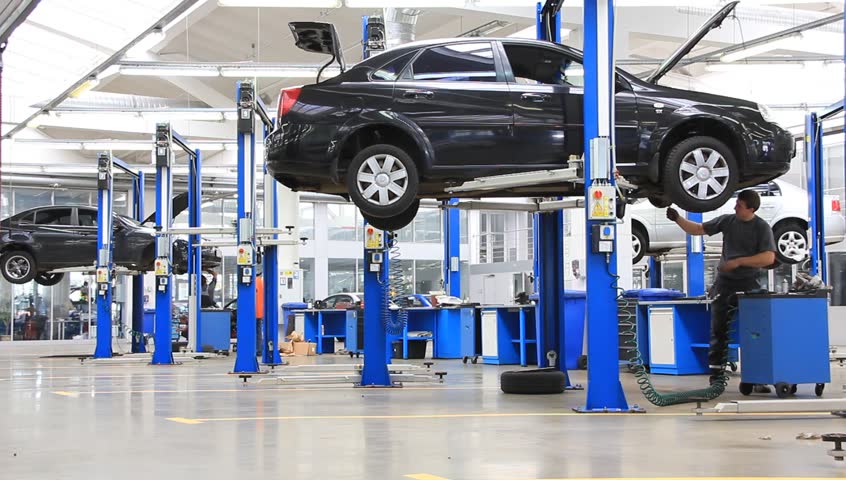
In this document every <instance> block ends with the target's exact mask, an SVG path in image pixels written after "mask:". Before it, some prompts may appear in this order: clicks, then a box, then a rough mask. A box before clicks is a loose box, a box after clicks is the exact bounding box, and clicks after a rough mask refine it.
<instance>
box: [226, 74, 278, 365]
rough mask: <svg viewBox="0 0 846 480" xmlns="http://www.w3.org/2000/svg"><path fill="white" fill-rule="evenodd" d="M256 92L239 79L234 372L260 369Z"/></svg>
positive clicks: (248, 84) (249, 84)
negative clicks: (257, 346)
mask: <svg viewBox="0 0 846 480" xmlns="http://www.w3.org/2000/svg"><path fill="white" fill-rule="evenodd" d="M255 93H256V92H255V90H254V88H253V84H252V83H250V82H238V84H237V92H236V94H237V96H236V102H237V104H238V121H237V131H238V228H237V232H236V236H237V241H238V246H237V265H238V272H237V277H236V278H237V283H238V310H237V312H236V316H237V327H236V328H237V337H238V340H237V345H238V352H237V357H236V358H235V368H234V370H233V373H258V372H259V365H258V361H257V359H256V354H257V351H256V341H257V339H256V334H257V332H256V319H257V317H256V258H255V257H256V227H255V214H254V210H255V206H256V182H255V171H256V160H255V112H256V107H255V105H256V96H255ZM272 281H277V280H276V279H272Z"/></svg>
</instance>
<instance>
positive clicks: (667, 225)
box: [628, 180, 846, 264]
mask: <svg viewBox="0 0 846 480" xmlns="http://www.w3.org/2000/svg"><path fill="white" fill-rule="evenodd" d="M753 189H754V190H756V191H757V192H758V194H760V195H761V208H760V209H759V210H758V212H757V214H758V216H760V217H761V218H763V219H764V220H766V221H767V222H769V224H770V226H771V227H772V228H773V235H774V236H775V241H776V257H777V259H778V261H779V262H781V263H784V264H794V263H799V262H801V261H802V260H804V259H805V258H806V257H807V256H808V246H809V245H808V240H807V235H808V220H807V219H808V217H809V215H808V192H807V191H806V190H804V189H802V188H799V187H796V186H793V185H791V184H789V183H786V182H784V181H781V180H773V181H771V182H769V183H766V184H762V185H758V186H755V187H753ZM734 197H737V194H735V195H734ZM734 203H735V202H734V200H730V201H729V202H727V203H726V204H725V205H723V206H722V207H720V208H719V209H718V210H716V211H713V212H709V213H704V214H702V217H703V220H704V221H708V220H711V219H712V218H715V217H718V216H720V215H724V214H733V213H734ZM823 203H824V205H825V219H824V222H825V243H826V244H832V243H838V242H841V241H843V238H844V234H846V221H844V218H843V214H842V213H841V211H840V197H839V196H837V195H825V196H824V200H823ZM628 211H629V212H631V216H632V261H633V262H634V263H637V262H639V261H640V259H641V258H643V256H644V255H650V254H657V253H662V252H666V251H667V250H670V249H673V248H684V247H685V243H686V237H685V234H684V232H683V231H682V230H681V229H680V228H679V227H678V225H676V224H674V223H673V222H671V221H669V220H667V215H666V209H663V208H655V207H653V206H652V205H651V204H650V203H649V202H643V201H641V202H638V203H636V204H634V205H630V206H629V208H628ZM679 213H681V214H684V212H681V211H680V212H679ZM721 242H722V235H714V236H713V237H706V243H705V245H706V246H707V247H713V246H716V247H719V246H720V245H721Z"/></svg>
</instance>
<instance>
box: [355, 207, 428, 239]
mask: <svg viewBox="0 0 846 480" xmlns="http://www.w3.org/2000/svg"><path fill="white" fill-rule="evenodd" d="M419 209H420V200H417V199H415V200H414V202H412V204H411V206H410V207H409V208H408V210H406V211H404V212H402V213H400V214H399V215H396V216H393V217H389V218H379V217H371V216H370V215H367V214H365V213H364V212H361V216H362V217H364V219H365V220H367V223H368V224H369V225H373V226H374V227H376V228H378V229H379V230H383V231H386V232H396V231H398V230H400V229H401V228H403V227H405V226H407V225H409V224H410V223H411V222H413V221H414V217H416V216H417V210H419Z"/></svg>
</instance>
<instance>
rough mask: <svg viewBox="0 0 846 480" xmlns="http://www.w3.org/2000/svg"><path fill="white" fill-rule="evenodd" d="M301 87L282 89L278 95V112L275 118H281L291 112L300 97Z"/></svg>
mask: <svg viewBox="0 0 846 480" xmlns="http://www.w3.org/2000/svg"><path fill="white" fill-rule="evenodd" d="M301 91H302V87H294V88H284V89H282V92H280V93H279V110H278V111H277V112H276V113H277V116H276V118H282V116H283V115H285V114H287V113H288V112H290V111H291V108H292V107H293V106H294V104H295V103H297V99H298V98H299V97H300V92H301Z"/></svg>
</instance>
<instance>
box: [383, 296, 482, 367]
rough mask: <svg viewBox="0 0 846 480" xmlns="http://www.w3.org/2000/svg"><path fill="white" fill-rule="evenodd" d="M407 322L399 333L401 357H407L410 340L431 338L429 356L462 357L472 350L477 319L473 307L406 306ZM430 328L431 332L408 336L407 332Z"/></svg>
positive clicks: (390, 338)
mask: <svg viewBox="0 0 846 480" xmlns="http://www.w3.org/2000/svg"><path fill="white" fill-rule="evenodd" d="M406 312H408V323H407V325H406V327H405V328H404V329H403V333H402V335H389V336H388V337H389V340H402V343H403V345H402V347H403V357H404V358H408V341H409V340H431V341H432V358H462V357H465V356H473V355H474V354H475V350H476V347H475V342H476V322H475V317H474V315H475V311H474V308H473V307H455V308H450V307H443V308H439V307H413V308H408V309H406ZM419 331H424V332H432V335H431V336H424V337H421V336H409V332H419Z"/></svg>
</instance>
